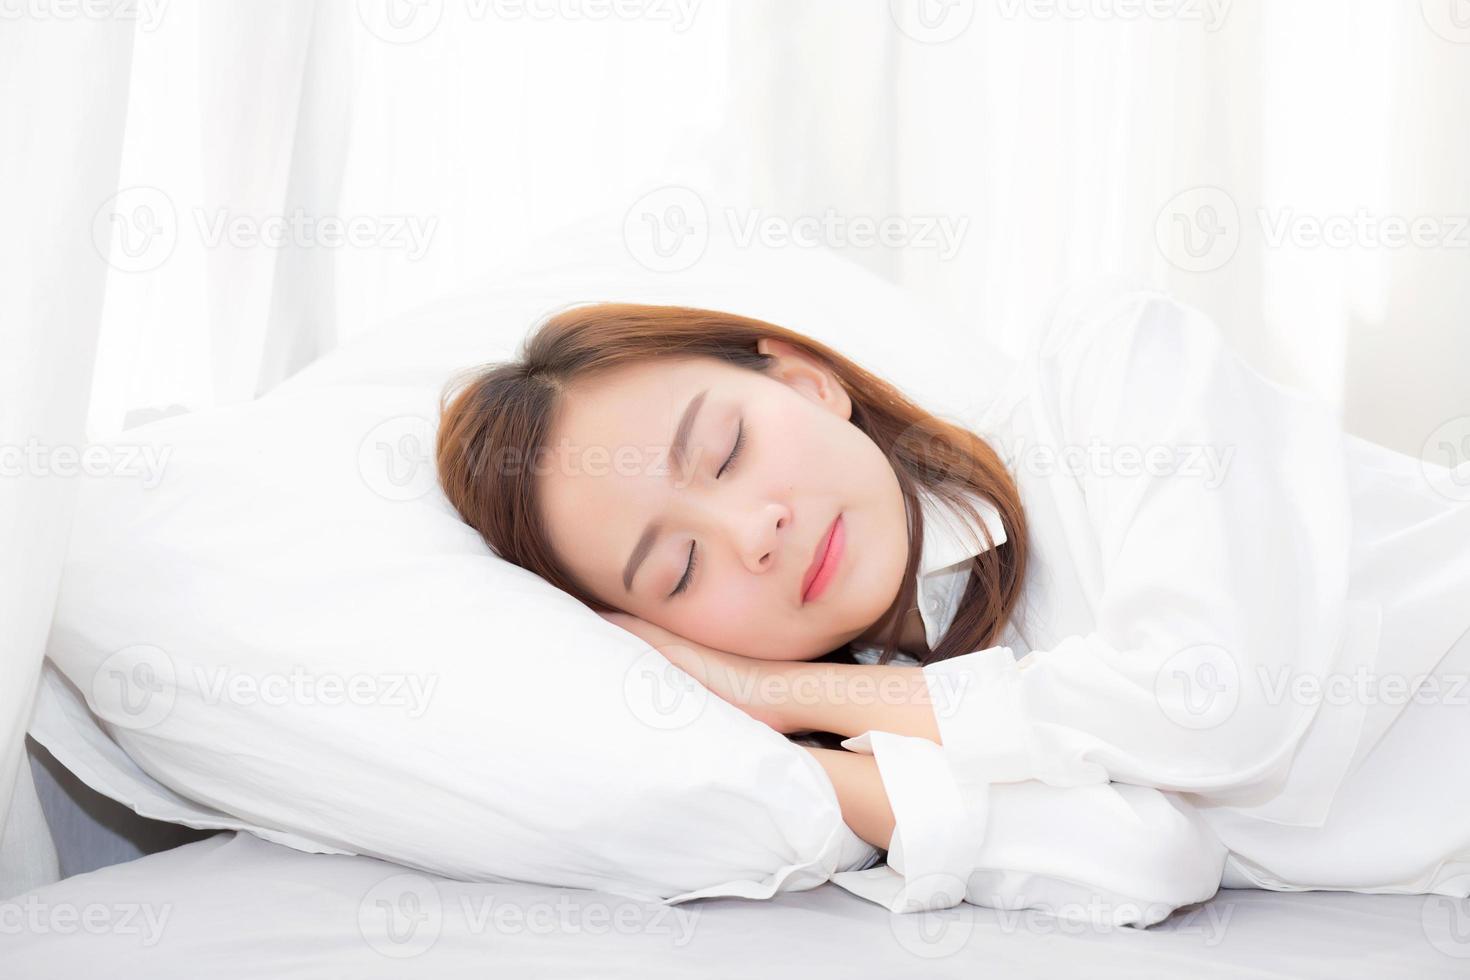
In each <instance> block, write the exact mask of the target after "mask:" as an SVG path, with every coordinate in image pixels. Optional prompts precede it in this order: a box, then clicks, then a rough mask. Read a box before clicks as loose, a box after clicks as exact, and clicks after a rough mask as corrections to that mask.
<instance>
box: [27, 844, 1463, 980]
mask: <svg viewBox="0 0 1470 980" xmlns="http://www.w3.org/2000/svg"><path fill="white" fill-rule="evenodd" d="M1467 923H1470V909H1467V907H1466V903H1465V902H1464V901H1462V900H1454V899H1449V898H1445V897H1442V896H1419V895H1366V894H1354V893H1341V892H1267V891H1256V890H1251V889H1227V890H1222V891H1221V892H1220V893H1219V894H1218V895H1216V896H1215V898H1214V899H1212V900H1211V901H1209V902H1205V903H1201V904H1199V905H1195V906H1188V907H1186V908H1184V909H1181V910H1180V911H1178V912H1176V913H1175V914H1174V915H1173V916H1171V917H1170V918H1169V919H1167V920H1165V921H1164V922H1161V923H1159V924H1157V925H1154V926H1152V927H1150V928H1148V929H1134V928H1130V927H1119V928H1112V929H1097V928H1093V927H1087V926H1083V925H1081V924H1080V923H1076V922H1070V921H1067V920H1063V919H1058V918H1054V917H1051V916H1048V915H1043V914H1041V913H1040V912H1036V911H1017V912H1008V911H1004V910H997V909H988V908H981V907H978V906H973V905H968V904H962V905H960V906H959V907H958V908H955V909H949V910H945V911H942V912H934V913H923V914H915V915H900V916H895V915H892V914H890V913H889V912H887V911H885V910H884V909H882V908H880V907H878V906H876V905H874V904H872V903H870V902H866V901H863V900H862V899H859V898H856V897H854V896H853V895H851V894H849V893H847V892H846V891H844V890H842V889H841V888H838V887H836V886H835V885H832V884H830V883H829V884H826V885H823V886H821V887H819V888H816V889H813V890H810V891H804V892H795V893H786V894H782V895H779V896H777V897H776V898H775V899H773V900H769V901H751V900H744V899H734V898H722V899H706V900H700V901H694V902H688V903H685V904H682V905H675V906H668V905H659V904H656V903H643V902H636V901H632V900H629V899H624V898H620V897H617V896H612V895H605V894H601V893H598V892H592V891H585V890H577V889H566V888H553V887H548V886H540V885H532V884H523V883H466V882H457V881H451V880H449V879H444V878H439V877H436V876H431V875H423V874H419V873H417V872H413V871H410V870H408V869H405V868H402V867H398V866H396V865H392V864H388V863H385V862H382V861H378V860H375V859H372V858H366V857H354V856H344V855H330V854H308V853H305V852H302V851H298V850H295V849H293V848H289V847H285V846H282V845H279V844H274V843H270V842H267V841H264V840H261V839H259V838H256V837H254V836H252V835H250V834H247V833H240V832H232V831H225V832H221V833H218V834H216V835H214V836H212V837H209V838H207V839H204V840H200V841H195V842H193V843H189V844H185V845H183V846H180V847H176V848H173V849H171V850H167V851H162V852H159V853H156V854H150V855H148V856H146V857H142V858H138V859H137V860H134V861H129V862H126V863H123V864H116V865H112V866H110V867H106V868H101V869H99V870H96V871H92V872H89V873H86V874H81V875H76V876H73V877H71V878H67V879H65V880H62V881H60V882H57V883H55V884H53V885H50V886H48V887H45V888H42V889H38V890H36V891H33V892H30V893H27V894H25V895H22V896H19V897H17V898H14V899H11V900H10V901H8V902H5V903H0V964H3V967H4V969H3V970H0V972H3V974H4V975H5V976H7V977H26V978H29V980H41V978H92V977H95V976H97V975H98V974H99V972H101V973H104V974H105V975H107V976H108V977H117V978H127V977H139V978H144V977H146V978H148V980H168V978H175V977H177V978H181V980H182V978H188V980H196V978H197V977H200V976H209V977H211V978H212V980H226V978H232V977H250V978H256V977H272V978H279V980H306V978H325V977H333V978H339V977H348V976H350V977H354V978H372V977H417V976H422V977H436V978H456V977H466V978H468V977H473V978H475V980H483V978H485V977H497V976H499V977H516V978H523V977H569V976H598V977H612V978H628V980H635V978H636V980H648V978H659V977H670V978H673V977H677V978H681V980H682V978H686V977H690V976H701V977H702V976H712V977H723V976H729V977H736V976H740V977H744V976H759V977H761V978H762V980H797V978H809V977H814V976H815V977H821V976H841V977H844V978H860V977H875V978H876V977H882V978H884V980H888V978H891V977H894V976H902V975H905V974H907V973H910V972H913V973H922V975H923V976H925V977H965V978H967V980H974V978H975V977H979V976H988V977H1008V978H1009V977H1058V976H1070V975H1075V976H1086V977H1090V978H1091V977H1128V978H1139V977H1152V976H1159V977H1179V976H1189V977H1191V978H1192V980H1198V978H1207V977H1241V976H1250V977H1253V978H1268V977H1302V976H1331V977H1334V978H1337V980H1344V978H1352V977H1416V978H1429V977H1460V978H1464V977H1467V976H1470V928H1467V927H1466V926H1467Z"/></svg>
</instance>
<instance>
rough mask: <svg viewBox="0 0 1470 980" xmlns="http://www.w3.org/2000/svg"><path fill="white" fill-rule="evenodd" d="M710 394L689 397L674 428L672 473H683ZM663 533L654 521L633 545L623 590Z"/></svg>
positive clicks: (702, 392)
mask: <svg viewBox="0 0 1470 980" xmlns="http://www.w3.org/2000/svg"><path fill="white" fill-rule="evenodd" d="M708 394H709V389H708V388H705V389H704V390H703V391H701V392H700V393H699V394H697V395H695V396H694V397H693V398H691V399H689V404H688V405H686V406H685V408H684V414H683V415H681V416H680V417H679V425H678V427H677V428H675V429H674V438H673V439H672V440H671V441H670V442H669V456H670V457H671V458H672V459H673V460H674V468H673V469H672V470H670V474H671V475H672V474H673V473H675V472H677V473H682V472H683V471H684V466H685V463H686V461H687V459H688V455H689V436H690V433H692V432H693V431H694V420H695V419H696V418H698V416H699V409H700V408H701V406H703V405H704V396H705V395H708ZM661 533H663V525H662V524H660V523H659V522H658V521H652V522H650V523H649V525H648V527H646V528H644V529H643V533H642V534H641V535H639V537H638V543H637V544H635V545H634V546H633V553H632V554H630V555H629V556H628V564H627V565H625V566H623V590H624V591H625V592H632V591H633V576H634V575H636V574H638V567H639V566H640V565H642V564H643V559H645V558H647V557H648V553H649V552H650V551H652V550H653V546H654V545H655V544H657V543H658V536H659V535H660V534H661Z"/></svg>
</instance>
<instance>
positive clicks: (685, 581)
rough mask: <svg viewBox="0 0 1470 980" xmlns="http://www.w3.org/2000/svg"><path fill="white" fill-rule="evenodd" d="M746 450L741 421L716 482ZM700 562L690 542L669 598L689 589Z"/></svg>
mask: <svg viewBox="0 0 1470 980" xmlns="http://www.w3.org/2000/svg"><path fill="white" fill-rule="evenodd" d="M744 448H745V419H741V420H740V424H739V426H738V427H737V428H736V430H735V448H734V449H731V450H730V455H729V457H728V458H727V459H726V460H725V462H724V464H723V465H721V466H720V469H719V471H718V472H717V473H715V479H716V480H718V479H719V478H720V477H721V476H723V475H724V474H725V473H726V472H727V471H728V470H729V469H730V467H731V466H733V465H734V463H735V460H737V459H739V458H740V453H741V451H742V450H743V449H744ZM698 561H699V556H698V555H697V554H695V551H694V542H693V541H691V542H689V563H688V564H687V565H685V566H684V575H683V577H681V578H680V579H679V584H678V585H676V586H674V591H673V592H670V593H669V598H671V599H672V598H673V597H674V596H676V595H679V594H681V593H683V592H684V591H685V590H687V589H688V588H689V583H690V582H692V581H693V580H694V566H695V565H696V564H697V563H698Z"/></svg>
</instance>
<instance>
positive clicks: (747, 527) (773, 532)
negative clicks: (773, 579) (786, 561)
mask: <svg viewBox="0 0 1470 980" xmlns="http://www.w3.org/2000/svg"><path fill="white" fill-rule="evenodd" d="M738 520H739V522H740V523H739V525H738V526H737V527H735V528H733V529H732V530H733V533H734V541H735V547H736V548H737V549H738V550H739V554H740V560H741V561H742V562H743V563H744V564H745V567H746V568H748V569H749V570H750V571H752V572H764V571H766V570H768V569H771V568H774V567H775V566H776V555H777V554H778V553H779V551H780V547H781V540H782V535H781V532H782V531H783V530H784V529H785V528H786V526H787V525H788V524H790V523H791V512H790V510H789V509H788V508H787V507H786V506H785V505H783V504H778V503H774V502H766V503H761V504H759V505H757V506H755V507H753V508H751V509H749V510H747V511H744V512H743V513H741V514H740V515H739V517H738Z"/></svg>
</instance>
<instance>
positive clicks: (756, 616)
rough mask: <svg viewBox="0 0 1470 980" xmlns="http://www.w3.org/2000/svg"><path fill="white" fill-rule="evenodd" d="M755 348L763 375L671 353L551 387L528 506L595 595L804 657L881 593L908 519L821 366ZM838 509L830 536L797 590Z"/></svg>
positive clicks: (684, 626)
mask: <svg viewBox="0 0 1470 980" xmlns="http://www.w3.org/2000/svg"><path fill="white" fill-rule="evenodd" d="M757 346H758V349H759V350H760V351H761V352H762V353H764V354H769V355H774V357H775V361H774V363H773V366H772V368H771V371H770V373H768V374H765V373H760V372H757V371H752V370H749V369H747V368H743V367H738V366H735V365H731V364H726V363H724V362H722V361H719V360H716V359H714V358H704V357H697V358H683V359H679V360H662V361H654V362H648V363H643V364H637V365H631V366H627V367H622V368H618V369H616V370H614V371H611V372H607V373H605V374H604V375H602V376H600V377H597V378H595V379H593V380H592V381H589V382H587V383H585V384H583V385H580V386H578V387H577V388H575V389H572V390H569V391H568V392H566V394H565V395H564V398H563V402H562V406H561V409H560V414H559V417H558V421H557V425H556V426H555V428H554V430H553V432H552V433H551V440H550V449H551V456H550V465H549V466H546V467H545V468H544V469H543V470H542V473H541V475H540V476H539V477H538V479H539V480H540V481H541V483H540V489H541V493H542V501H543V504H542V506H543V508H544V510H543V516H544V518H545V519H546V521H547V523H548V525H549V528H550V534H551V545H552V547H553V549H554V550H555V551H556V554H557V555H558V557H559V558H560V559H561V560H562V561H563V562H564V563H565V564H566V565H567V566H568V567H569V568H570V570H571V571H572V573H573V574H574V575H576V576H577V577H578V578H579V579H580V580H581V581H582V582H583V583H584V584H586V585H587V587H588V588H590V589H591V591H592V592H593V594H594V595H596V596H597V597H598V598H599V599H601V600H602V601H604V602H606V603H607V604H608V605H610V606H613V607H615V608H617V609H621V610H624V611H626V612H628V613H631V614H633V615H635V616H638V617H640V618H642V619H646V620H648V621H649V622H651V623H654V624H656V625H658V626H662V627H664V628H665V629H668V630H670V631H672V632H674V633H677V634H679V635H680V636H684V637H686V638H688V639H690V640H693V641H695V642H697V643H702V644H705V645H707V646H712V647H715V648H717V649H721V650H728V651H730V652H732V653H738V654H743V655H745V656H749V657H758V658H761V659H765V660H808V659H812V658H814V657H819V656H821V655H822V654H824V653H826V652H828V651H830V650H833V649H836V648H837V647H840V646H842V645H843V644H844V643H847V642H849V641H850V640H853V639H855V638H857V637H859V636H860V635H862V634H863V633H865V632H866V631H867V630H868V629H869V628H870V627H872V626H873V625H874V623H875V622H876V620H877V619H878V618H879V617H880V616H882V615H883V613H884V612H885V611H886V610H887V609H888V607H889V606H890V605H891V604H892V603H893V601H894V599H895V597H896V596H897V595H898V591H899V587H900V585H901V584H902V578H903V572H904V566H905V562H906V559H907V552H908V526H907V523H906V519H905V515H904V504H903V496H902V493H901V491H900V488H899V484H898V478H897V477H896V476H895V474H894V472H893V468H892V466H891V465H890V464H889V463H888V460H887V459H886V458H885V457H884V455H883V453H882V451H881V450H879V448H878V447H877V445H876V444H874V443H873V441H872V440H871V439H869V438H868V437H867V435H865V434H864V433H863V432H862V431H860V430H859V429H858V428H857V426H855V425H853V424H852V423H851V422H850V421H849V417H850V414H851V411H852V403H851V401H850V400H849V398H848V395H847V392H846V391H845V390H843V388H842V386H841V385H840V384H839V382H838V381H837V379H836V377H835V376H834V375H832V374H831V373H830V372H829V371H827V370H826V368H825V367H823V366H822V365H821V364H820V363H819V362H817V361H815V360H813V359H810V358H809V357H807V356H806V355H805V354H803V353H801V352H800V351H798V350H797V349H796V348H794V347H792V346H791V345H789V344H787V343H785V342H784V341H780V340H775V339H765V340H762V341H760V343H759V344H758V345H757ZM737 438H738V440H739V443H740V445H739V451H738V454H736V455H734V457H733V458H732V453H733V452H734V451H735V448H736V441H737ZM680 445H682V446H683V455H682V457H680V456H679V454H678V448H679V446H680ZM671 450H672V451H671ZM681 459H682V462H681ZM839 516H840V518H841V520H840V523H838V524H837V525H836V526H837V531H836V533H835V534H834V535H833V539H834V542H836V541H839V540H840V549H838V548H834V549H833V550H831V551H829V552H828V553H827V561H826V565H825V567H822V568H821V571H820V574H819V575H818V576H817V577H816V579H815V582H814V584H815V585H817V587H818V590H817V591H816V594H811V593H808V594H807V595H805V596H804V595H803V586H805V585H807V584H808V583H809V582H811V581H812V575H811V572H812V571H813V569H814V563H815V562H817V561H818V560H819V549H820V546H821V545H822V543H823V541H824V540H825V539H827V538H828V532H829V529H832V528H833V527H834V523H835V522H837V519H838V518H839ZM691 547H692V549H693V555H694V565H693V568H692V569H691V568H690V550H691ZM839 550H840V554H839V553H838V551H839Z"/></svg>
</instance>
